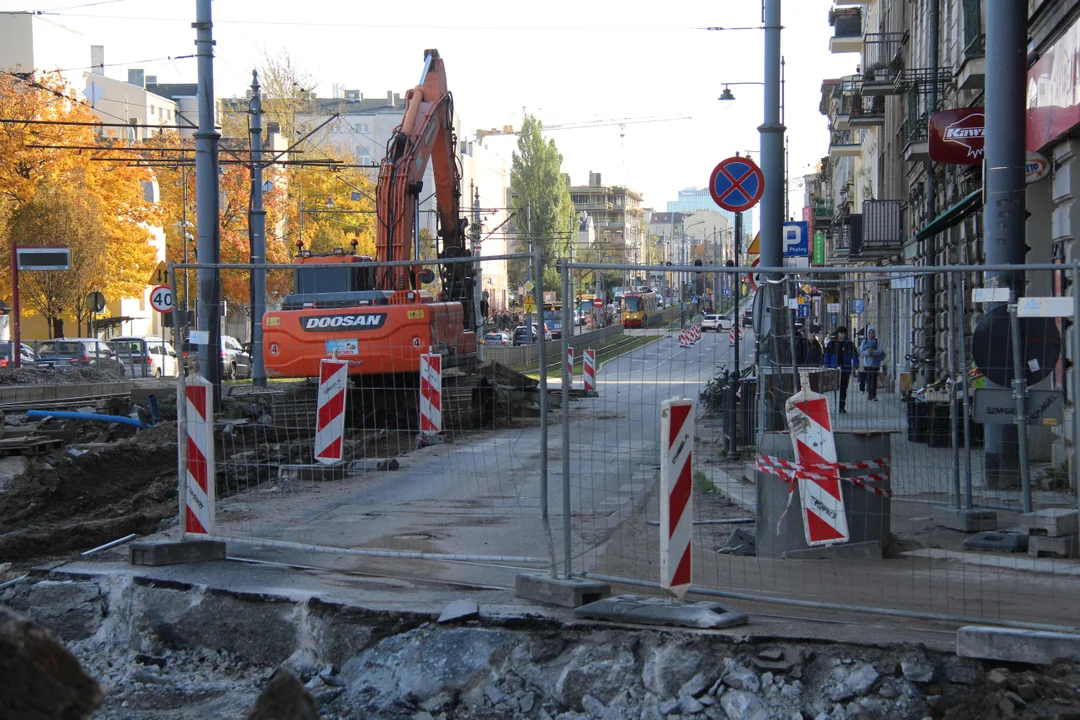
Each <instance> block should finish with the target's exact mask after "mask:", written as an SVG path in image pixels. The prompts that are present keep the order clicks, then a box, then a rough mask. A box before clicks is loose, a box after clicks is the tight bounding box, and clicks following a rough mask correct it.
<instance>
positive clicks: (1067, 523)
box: [1020, 508, 1080, 537]
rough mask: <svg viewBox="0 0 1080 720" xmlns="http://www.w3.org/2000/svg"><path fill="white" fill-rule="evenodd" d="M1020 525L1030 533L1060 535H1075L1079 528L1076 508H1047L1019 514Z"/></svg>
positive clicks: (1050, 535)
mask: <svg viewBox="0 0 1080 720" xmlns="http://www.w3.org/2000/svg"><path fill="white" fill-rule="evenodd" d="M1020 527H1021V528H1023V529H1024V530H1026V531H1027V532H1028V533H1029V534H1031V535H1048V536H1049V537H1061V536H1062V535H1075V534H1076V533H1077V531H1078V530H1080V525H1078V523H1077V512H1076V510H1069V509H1067V508H1047V509H1045V510H1036V511H1035V512H1031V513H1025V514H1023V515H1021V516H1020Z"/></svg>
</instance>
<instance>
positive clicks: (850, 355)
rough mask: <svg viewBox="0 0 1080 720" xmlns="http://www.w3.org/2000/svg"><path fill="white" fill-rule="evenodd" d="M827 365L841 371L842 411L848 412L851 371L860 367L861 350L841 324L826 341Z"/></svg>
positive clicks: (825, 358) (825, 357)
mask: <svg viewBox="0 0 1080 720" xmlns="http://www.w3.org/2000/svg"><path fill="white" fill-rule="evenodd" d="M824 361H825V367H829V368H836V369H837V370H839V371H840V412H842V413H846V412H847V390H848V383H849V382H851V372H852V371H853V370H857V369H858V368H859V351H858V350H857V349H856V347H855V343H853V342H851V340H849V339H848V335H847V328H846V327H844V326H843V325H841V326H840V327H838V328H836V332H835V333H833V334H832V335H830V336H829V339H828V340H826V341H825V355H824Z"/></svg>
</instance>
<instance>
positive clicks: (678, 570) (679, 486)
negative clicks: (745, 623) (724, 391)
mask: <svg viewBox="0 0 1080 720" xmlns="http://www.w3.org/2000/svg"><path fill="white" fill-rule="evenodd" d="M693 481H694V401H693V400H688V399H686V398H684V399H682V400H665V401H664V402H663V403H661V405H660V586H661V587H663V588H665V589H667V590H668V591H670V592H671V593H672V594H673V595H675V597H677V598H679V599H680V600H681V599H682V598H683V596H684V595H686V591H687V590H689V589H690V574H691V566H690V553H691V548H690V541H691V540H692V536H693V529H694V522H693V519H694V513H693V501H692V499H691V489H692V488H693Z"/></svg>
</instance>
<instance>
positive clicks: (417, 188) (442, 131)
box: [377, 50, 476, 330]
mask: <svg viewBox="0 0 1080 720" xmlns="http://www.w3.org/2000/svg"><path fill="white" fill-rule="evenodd" d="M456 153H457V138H456V137H455V135H454V103H453V96H452V95H451V94H450V91H449V90H448V89H447V84H446V70H445V67H444V65H443V61H442V58H441V57H439V51H438V50H425V51H424V70H423V74H422V75H421V77H420V83H419V84H418V85H417V86H416V87H414V88H413V89H412V90H409V91H408V92H407V93H406V95H405V114H404V116H403V118H402V121H401V124H400V125H399V126H398V127H397V128H395V130H394V134H393V136H392V137H391V139H390V142H389V143H387V148H386V157H385V158H384V159H383V162H382V166H381V167H380V169H379V184H378V188H377V201H378V202H377V210H378V218H379V223H378V236H377V248H378V260H379V261H402V260H413V259H416V258H414V257H413V252H412V250H411V247H412V243H413V234H414V232H415V231H416V222H417V217H416V208H417V206H418V203H419V199H420V193H421V192H422V191H423V184H424V183H423V178H424V171H425V170H426V169H427V165H428V162H429V161H430V162H431V169H432V174H433V175H434V177H435V199H436V203H437V208H438V227H439V243H438V249H439V258H440V259H443V258H454V257H463V256H468V255H469V249H468V246H467V245H466V239H465V228H466V226H467V225H468V221H467V220H466V219H465V218H463V217H462V216H461V173H460V171H459V170H458V164H457V156H456ZM380 272H381V274H380V277H379V281H378V284H379V287H380V288H382V289H385V290H405V289H409V288H413V289H419V284H420V281H421V276H422V273H421V272H420V268H419V267H416V268H409V267H395V268H388V269H384V270H382V271H380ZM440 275H441V278H442V286H443V292H444V293H445V295H446V300H448V301H451V302H459V303H461V304H462V305H463V306H464V310H465V312H464V318H465V320H464V322H465V329H466V330H475V317H476V315H475V312H474V308H473V304H474V300H473V284H474V282H475V270H474V268H473V266H472V265H471V264H450V265H442V266H441V268H440Z"/></svg>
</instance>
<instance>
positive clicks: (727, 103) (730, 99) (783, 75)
mask: <svg viewBox="0 0 1080 720" xmlns="http://www.w3.org/2000/svg"><path fill="white" fill-rule="evenodd" d="M721 84H722V85H723V86H724V91H723V92H721V93H720V97H718V98H717V100H719V101H720V105H721V106H723V108H724V109H725V110H729V109H730V108H731V106H732V105H733V104H734V103H735V100H736V97H735V94H734V93H732V92H731V86H733V85H759V86H761V87H765V83H763V82H755V81H748V82H733V83H721ZM786 96H787V60H786V59H785V58H784V57H783V56H781V57H780V124H781V125H783V124H784V121H785V116H786V114H787V110H786V107H785V106H786V104H787V103H786V99H787V97H786ZM788 182H789V178H788V146H787V140H786V138H785V141H784V217H785V218H787V217H789V215H790V210H791V208H790V207H789V198H788Z"/></svg>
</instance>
